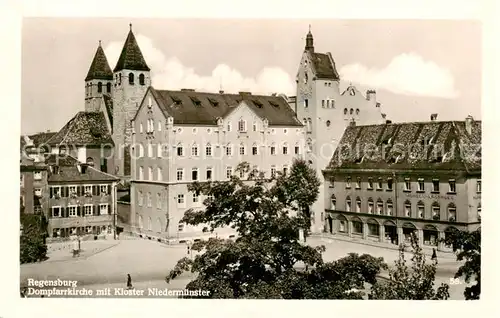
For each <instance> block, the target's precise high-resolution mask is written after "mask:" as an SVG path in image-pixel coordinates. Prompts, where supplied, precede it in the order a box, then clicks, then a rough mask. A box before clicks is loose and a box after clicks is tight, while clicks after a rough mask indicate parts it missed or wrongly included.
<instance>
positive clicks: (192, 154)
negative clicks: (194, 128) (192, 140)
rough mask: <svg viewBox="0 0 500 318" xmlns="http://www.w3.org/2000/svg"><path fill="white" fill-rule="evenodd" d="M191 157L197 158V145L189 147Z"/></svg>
mask: <svg viewBox="0 0 500 318" xmlns="http://www.w3.org/2000/svg"><path fill="white" fill-rule="evenodd" d="M191 156H192V157H198V145H197V144H193V145H192V146H191Z"/></svg>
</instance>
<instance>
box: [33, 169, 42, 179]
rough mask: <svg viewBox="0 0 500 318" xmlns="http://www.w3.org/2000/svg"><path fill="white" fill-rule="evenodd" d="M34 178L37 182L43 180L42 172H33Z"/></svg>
mask: <svg viewBox="0 0 500 318" xmlns="http://www.w3.org/2000/svg"><path fill="white" fill-rule="evenodd" d="M33 178H34V179H35V180H42V172H41V171H35V172H33Z"/></svg>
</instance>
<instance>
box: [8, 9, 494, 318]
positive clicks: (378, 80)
mask: <svg viewBox="0 0 500 318" xmlns="http://www.w3.org/2000/svg"><path fill="white" fill-rule="evenodd" d="M96 10H97V9H96ZM20 36H21V38H20V45H21V46H20V50H21V66H22V67H21V70H20V72H21V74H20V82H21V83H20V94H21V96H20V101H21V104H20V116H21V117H20V136H19V137H18V136H16V138H19V139H18V140H19V144H18V145H19V149H20V157H19V171H20V194H19V195H20V200H19V229H18V232H19V247H18V248H17V247H16V250H17V249H18V251H19V253H18V255H19V290H18V291H16V292H17V293H18V294H19V297H20V298H28V299H30V298H38V299H39V298H45V299H60V300H61V299H65V298H76V299H82V298H85V299H87V298H91V299H116V298H118V299H123V298H130V299H132V298H133V299H137V298H139V299H144V298H151V299H165V300H166V299H169V300H171V301H172V300H174V299H179V301H181V302H186V301H187V300H185V299H197V300H198V299H205V300H207V299H261V300H299V299H304V300H320V299H321V300H434V301H436V300H437V301H446V300H456V301H457V300H458V301H466V300H467V301H468V300H480V299H482V295H481V220H482V218H481V216H482V214H481V206H482V203H483V202H482V199H481V192H482V181H481V180H482V169H481V168H482V135H483V133H484V129H483V125H482V115H483V110H482V107H481V104H482V103H483V85H484V82H483V64H482V63H484V61H483V51H482V47H483V44H482V42H483V36H484V34H483V25H482V23H481V21H478V20H472V19H470V20H465V19H462V20H460V19H447V20H445V19H369V18H366V19H348V18H332V19H327V18H306V17H303V18H289V19H278V18H276V19H271V18H268V19H259V18H219V19H210V18H197V19H195V18H175V17H164V18H160V17H133V16H131V17H70V16H57V17H48V16H47V17H45V16H40V17H36V16H30V17H23V18H22V22H21V34H20ZM13 135H14V134H13V133H11V135H10V136H9V138H11V137H13ZM16 200H17V199H16ZM10 213H11V214H12V213H13V212H12V211H10ZM16 213H17V212H16ZM490 222H492V221H490ZM16 232H17V229H16ZM45 299H44V300H40V301H41V302H42V303H43V302H44V301H47V300H45ZM23 301H24V300H23ZM26 301H28V300H26ZM32 301H34V300H32ZM368 303H370V302H368ZM333 304H335V303H333ZM353 304H354V303H353ZM411 304H413V303H411ZM212 306H214V305H212ZM216 306H219V305H216ZM285 306H286V305H285ZM0 315H1V312H0ZM5 317H8V316H5Z"/></svg>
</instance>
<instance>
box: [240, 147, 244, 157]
mask: <svg viewBox="0 0 500 318" xmlns="http://www.w3.org/2000/svg"><path fill="white" fill-rule="evenodd" d="M240 155H241V156H244V155H245V146H240Z"/></svg>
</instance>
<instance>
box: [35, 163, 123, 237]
mask: <svg viewBox="0 0 500 318" xmlns="http://www.w3.org/2000/svg"><path fill="white" fill-rule="evenodd" d="M47 166H48V169H47V173H48V183H47V188H46V192H45V194H44V195H45V197H46V198H47V201H48V211H47V214H46V217H47V219H48V223H49V224H48V233H49V236H50V237H51V238H54V239H55V238H66V237H69V236H72V235H91V234H93V235H106V234H110V235H112V234H114V230H115V226H116V184H117V182H118V181H119V179H118V178H116V177H114V176H112V175H109V174H107V173H104V172H101V171H99V170H97V169H95V168H93V167H92V166H89V165H87V164H86V163H81V162H80V161H78V160H77V159H76V158H73V157H71V156H64V157H62V156H60V155H51V156H50V157H49V158H48V160H47Z"/></svg>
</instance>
